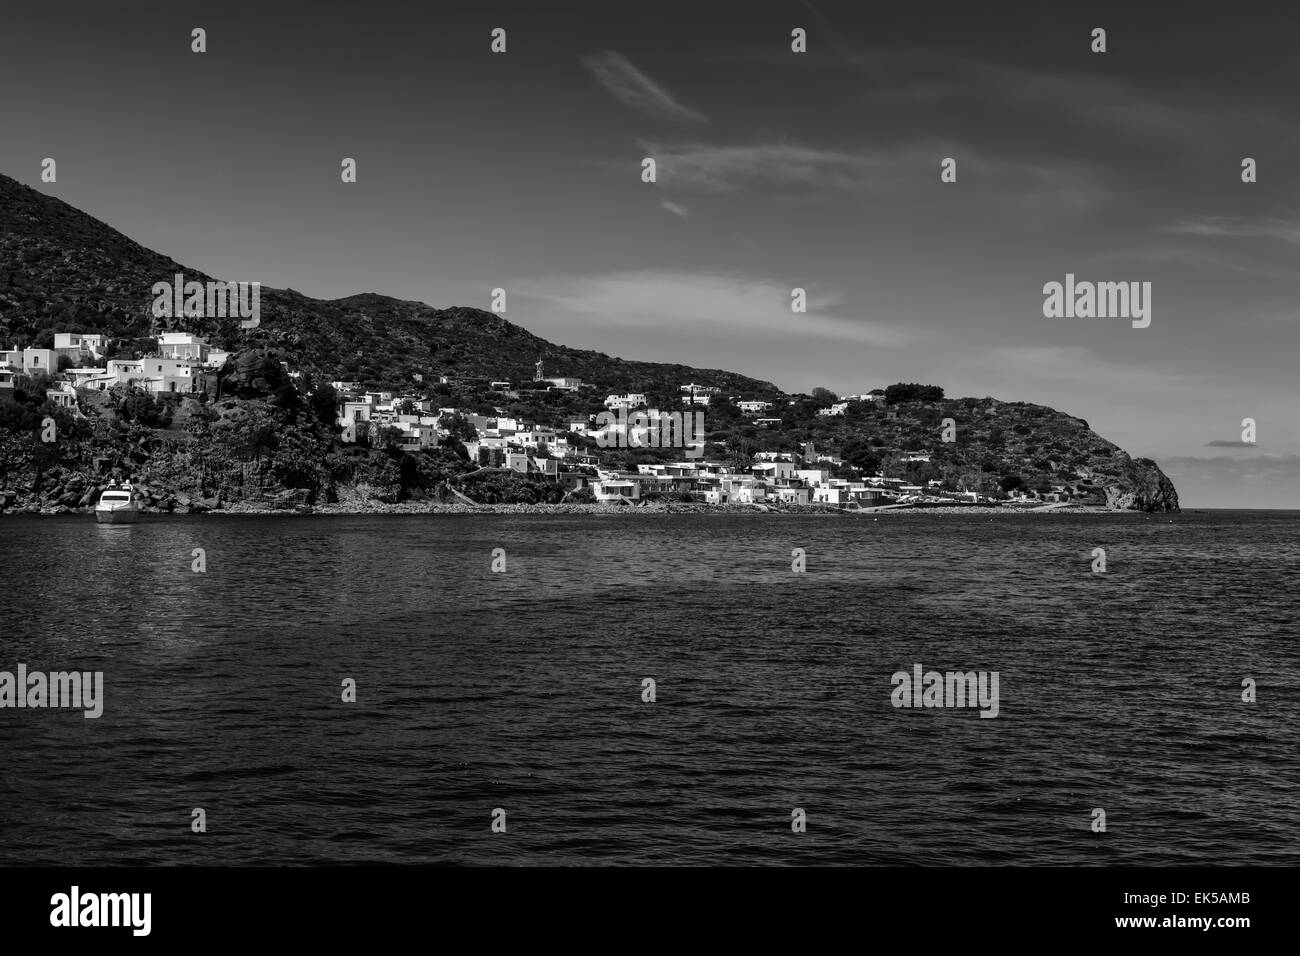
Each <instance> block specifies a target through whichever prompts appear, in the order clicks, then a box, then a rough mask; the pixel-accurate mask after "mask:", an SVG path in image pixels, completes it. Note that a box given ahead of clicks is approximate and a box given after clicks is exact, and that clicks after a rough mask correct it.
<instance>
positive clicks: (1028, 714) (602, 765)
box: [0, 512, 1300, 865]
mask: <svg viewBox="0 0 1300 956" xmlns="http://www.w3.org/2000/svg"><path fill="white" fill-rule="evenodd" d="M498 547H500V548H504V549H505V551H506V554H507V558H506V560H507V569H506V571H505V573H492V572H491V571H490V566H491V562H492V549H494V548H498ZM1096 547H1102V548H1105V549H1106V552H1107V566H1108V570H1107V572H1106V573H1105V574H1094V573H1092V571H1091V569H1090V565H1091V561H1092V557H1091V553H1090V552H1091V551H1092V549H1093V548H1096ZM194 548H202V549H204V552H205V555H206V562H207V571H206V572H205V573H201V574H200V573H195V572H193V571H192V570H191V563H192V561H193V560H194V558H193V557H192V550H193V549H194ZM794 548H803V549H805V550H806V553H807V566H808V570H807V572H806V573H804V574H795V573H792V572H791V568H790V564H791V550H792V549H794ZM1297 582H1300V513H1278V512H1274V513H1265V512H1255V513H1242V512H1235V513H1228V512H1217V513H1216V512H1209V513H1199V514H1185V515H1174V516H1163V515H1162V516H1141V515H1122V516H1089V517H1067V516H1044V515H1037V516H1027V515H1021V516H1014V515H999V516H995V517H992V518H990V517H989V516H987V515H981V516H966V517H953V516H937V515H935V516H921V515H915V516H906V515H894V516H886V517H881V518H879V519H872V518H870V517H853V518H843V517H838V518H837V517H807V518H791V517H779V516H762V515H754V516H729V515H704V516H700V515H676V516H664V515H633V516H606V517H574V516H560V517H547V516H427V517H422V516H391V517H389V516H381V517H283V518H280V517H218V516H205V517H201V518H193V517H189V518H179V517H161V516H159V517H155V518H154V519H153V520H151V521H147V522H146V523H142V524H139V525H136V526H125V527H124V526H99V525H96V524H94V523H93V521H90V520H88V519H87V518H86V517H84V516H81V517H75V518H74V517H68V518H43V519H37V518H13V517H9V518H4V519H0V607H2V608H3V611H2V613H0V670H8V671H14V670H15V669H16V666H17V664H19V663H25V664H26V665H27V666H28V668H29V669H31V670H66V669H74V668H75V669H78V670H89V671H103V672H104V680H105V685H106V689H105V696H106V701H105V710H104V715H103V716H102V717H101V718H99V719H97V720H87V719H84V718H83V717H82V715H81V712H80V711H70V710H51V709H45V710H40V709H36V710H33V709H21V710H19V709H2V710H0V861H3V862H5V863H11V864H12V863H43V862H66V863H76V864H102V863H135V864H146V863H169V864H170V863H176V864H187V863H188V864H193V863H235V864H282V863H283V864H295V863H310V864H321V863H352V862H410V863H460V864H512V865H513V864H534V863H545V864H581V863H591V862H606V863H685V864H707V863H727V864H769V863H794V864H884V863H921V864H968V863H1025V864H1074V863H1082V864H1113V863H1121V864H1127V863H1224V864H1239V863H1284V862H1285V863H1290V864H1295V863H1297V862H1300V849H1297V845H1298V843H1300V840H1298V839H1297V838H1298V837H1300V823H1298V822H1297V821H1298V819H1300V744H1298V741H1300V733H1298V732H1297V731H1298V730H1300V719H1298V718H1297V707H1298V706H1300V652H1298V651H1297V628H1298V626H1300V597H1297ZM916 663H921V664H923V665H924V666H925V668H926V669H927V670H928V669H931V668H933V669H936V670H963V671H965V670H986V671H993V670H996V671H998V673H999V676H1000V679H999V688H1000V701H999V704H1000V713H999V716H998V717H997V718H996V719H980V718H979V717H978V716H977V711H974V710H966V711H956V710H939V709H914V710H909V709H895V708H894V707H893V706H891V704H890V692H891V690H892V684H891V680H890V677H891V675H892V674H893V673H894V672H895V671H899V670H906V671H909V672H910V671H911V669H912V667H913V665H914V664H916ZM646 677H652V678H654V680H655V681H656V683H657V701H656V702H655V703H643V702H642V699H641V694H642V679H643V678H646ZM1246 677H1251V678H1254V679H1255V680H1256V681H1257V682H1258V698H1259V699H1258V701H1257V702H1256V703H1254V704H1247V703H1243V702H1242V700H1241V693H1242V686H1241V684H1242V680H1243V678H1246ZM345 678H353V679H355V680H356V683H357V701H356V703H343V702H342V701H341V699H340V696H341V683H342V681H343V680H344V679H345ZM196 807H202V808H204V810H205V811H206V815H207V832H206V833H203V834H195V833H192V832H191V829H190V822H191V810H192V809H193V808H196ZM497 807H500V808H503V809H505V810H506V815H507V816H506V819H507V832H506V833H505V834H493V833H492V832H491V831H490V823H491V813H492V811H493V809H494V808H497ZM795 807H801V808H803V809H804V810H805V811H806V813H807V821H808V830H807V832H806V833H803V834H796V833H793V832H792V831H791V826H790V821H791V811H792V809H793V808H795ZM1094 808H1102V809H1104V810H1105V812H1106V822H1107V829H1106V832H1105V833H1093V832H1092V831H1091V829H1090V824H1091V822H1092V811H1093V809H1094Z"/></svg>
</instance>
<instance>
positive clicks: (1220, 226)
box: [1165, 216, 1300, 246]
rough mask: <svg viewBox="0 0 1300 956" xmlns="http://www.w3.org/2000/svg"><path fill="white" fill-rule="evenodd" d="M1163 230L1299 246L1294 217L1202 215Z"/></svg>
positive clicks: (1298, 227) (1298, 224) (1299, 232)
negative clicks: (1272, 241) (1254, 217)
mask: <svg viewBox="0 0 1300 956" xmlns="http://www.w3.org/2000/svg"><path fill="white" fill-rule="evenodd" d="M1165 232H1168V233H1172V234H1174V235H1182V236H1207V237H1223V238H1228V239H1274V240H1277V241H1278V242H1285V243H1288V244H1290V245H1293V246H1300V222H1298V221H1296V220H1293V219H1275V218H1269V219H1240V218H1232V217H1227V216H1202V217H1200V218H1198V219H1191V220H1185V221H1182V222H1177V223H1174V224H1173V225H1172V226H1169V227H1168V228H1166V229H1165Z"/></svg>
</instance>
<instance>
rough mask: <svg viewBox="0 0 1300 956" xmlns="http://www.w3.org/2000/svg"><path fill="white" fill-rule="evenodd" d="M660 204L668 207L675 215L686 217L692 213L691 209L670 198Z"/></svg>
mask: <svg viewBox="0 0 1300 956" xmlns="http://www.w3.org/2000/svg"><path fill="white" fill-rule="evenodd" d="M659 206H660V208H661V209H667V210H668V211H669V212H670V213H672V214H673V215H674V216H681V217H682V218H683V219H685V218H686V217H687V216H688V215H690V210H688V209H687V208H686V207H685V206H683V205H682V204H681V203H675V202H670V201H669V200H667V199H665V200H664V201H663V202H661V203H660V204H659Z"/></svg>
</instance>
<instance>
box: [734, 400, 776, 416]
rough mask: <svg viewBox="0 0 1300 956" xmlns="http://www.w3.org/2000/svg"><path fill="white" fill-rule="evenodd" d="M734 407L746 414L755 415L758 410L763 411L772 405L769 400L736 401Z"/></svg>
mask: <svg viewBox="0 0 1300 956" xmlns="http://www.w3.org/2000/svg"><path fill="white" fill-rule="evenodd" d="M736 407H737V408H739V409H740V410H741V411H742V412H744V413H745V414H746V415H757V414H758V413H759V412H765V411H767V410H768V409H769V408H771V407H772V403H771V402H759V401H753V402H737V403H736Z"/></svg>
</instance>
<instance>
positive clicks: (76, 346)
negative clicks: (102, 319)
mask: <svg viewBox="0 0 1300 956" xmlns="http://www.w3.org/2000/svg"><path fill="white" fill-rule="evenodd" d="M107 346H108V336H106V335H103V334H100V333H98V332H95V333H87V332H55V333H54V349H55V351H63V350H69V351H78V352H89V353H90V354H91V355H93V356H94V357H95V358H99V357H100V356H101V355H103V354H104V350H105V349H106V348H107Z"/></svg>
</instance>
